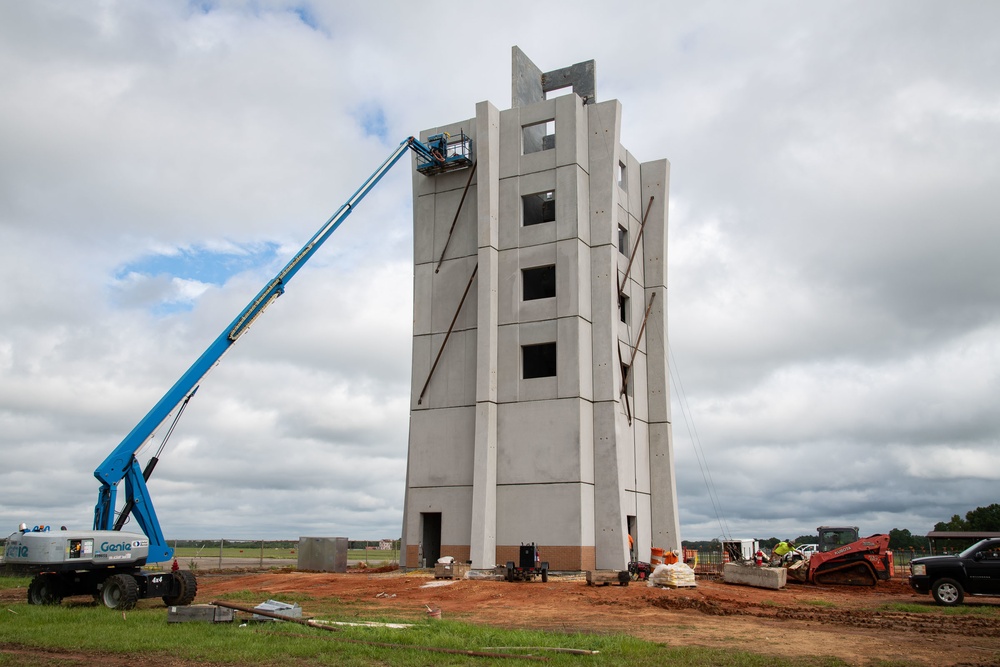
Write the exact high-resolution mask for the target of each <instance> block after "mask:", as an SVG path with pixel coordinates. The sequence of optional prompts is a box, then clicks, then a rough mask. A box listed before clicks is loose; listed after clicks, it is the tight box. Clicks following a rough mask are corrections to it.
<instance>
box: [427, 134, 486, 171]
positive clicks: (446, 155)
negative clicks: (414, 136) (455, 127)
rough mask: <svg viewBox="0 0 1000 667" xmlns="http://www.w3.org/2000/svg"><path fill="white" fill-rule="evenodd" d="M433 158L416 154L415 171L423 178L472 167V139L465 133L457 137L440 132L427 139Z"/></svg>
mask: <svg viewBox="0 0 1000 667" xmlns="http://www.w3.org/2000/svg"><path fill="white" fill-rule="evenodd" d="M427 145H428V146H429V147H430V149H431V153H432V154H433V156H434V157H433V158H431V157H428V156H426V155H424V154H422V153H420V152H418V153H416V158H417V171H419V172H420V173H421V174H423V175H424V176H436V175H437V174H443V173H445V172H449V171H456V170H458V169H465V168H466V167H471V166H472V139H470V138H469V136H468V135H467V134H465V132H464V131H463V132H460V133H458V134H457V135H452V134H448V133H447V132H442V133H441V134H435V135H433V136H430V137H428V138H427Z"/></svg>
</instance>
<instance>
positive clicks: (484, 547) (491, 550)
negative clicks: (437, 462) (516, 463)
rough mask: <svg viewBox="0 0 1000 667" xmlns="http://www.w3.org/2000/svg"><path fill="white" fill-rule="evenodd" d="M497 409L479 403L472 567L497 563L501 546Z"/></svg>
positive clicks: (470, 550) (470, 551)
mask: <svg viewBox="0 0 1000 667" xmlns="http://www.w3.org/2000/svg"><path fill="white" fill-rule="evenodd" d="M497 412H498V406H497V404H496V403H492V402H481V403H479V404H478V405H477V406H476V451H475V462H474V464H473V465H474V468H473V486H472V528H471V534H472V542H471V543H470V545H469V554H470V556H469V557H470V559H471V560H472V566H473V567H474V568H476V569H486V568H491V567H493V566H495V565H496V546H497V453H498V446H497V433H498V426H497V420H498V417H497Z"/></svg>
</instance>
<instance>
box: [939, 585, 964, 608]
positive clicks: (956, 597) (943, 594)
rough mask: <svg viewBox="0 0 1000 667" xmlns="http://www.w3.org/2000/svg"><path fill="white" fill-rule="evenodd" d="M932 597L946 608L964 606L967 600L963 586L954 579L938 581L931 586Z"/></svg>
mask: <svg viewBox="0 0 1000 667" xmlns="http://www.w3.org/2000/svg"><path fill="white" fill-rule="evenodd" d="M931 595H933V596H934V601H935V602H937V603H938V604H940V605H944V606H945V607H954V606H956V605H960V604H962V600H964V599H965V592H964V591H962V586H961V585H960V584H959V583H958V582H957V581H955V580H954V579H938V580H937V581H935V582H934V585H933V586H931Z"/></svg>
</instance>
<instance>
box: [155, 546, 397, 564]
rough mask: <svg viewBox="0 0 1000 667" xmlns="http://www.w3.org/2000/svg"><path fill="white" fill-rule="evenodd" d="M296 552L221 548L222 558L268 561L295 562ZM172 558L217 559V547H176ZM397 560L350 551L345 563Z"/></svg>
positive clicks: (383, 554) (388, 553)
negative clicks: (287, 560)
mask: <svg viewBox="0 0 1000 667" xmlns="http://www.w3.org/2000/svg"><path fill="white" fill-rule="evenodd" d="M296 553H297V552H296V550H295V549H294V548H280V547H271V546H267V545H266V544H265V545H264V548H263V550H262V549H261V548H260V546H259V545H249V544H248V545H243V546H224V547H223V548H222V557H223V558H256V559H258V560H259V559H261V558H264V559H265V560H268V559H291V560H295V558H296ZM174 557H175V558H177V559H178V560H181V561H183V560H186V559H191V558H218V557H219V547H218V546H214V547H203V548H200V547H178V548H177V549H176V550H175V551H174ZM398 559H399V551H395V550H388V551H379V550H376V549H351V550H349V551H348V552H347V561H348V563H350V564H352V565H353V564H354V563H357V562H367V563H368V564H369V565H372V566H374V567H378V566H379V565H387V564H389V563H395V562H397V561H398Z"/></svg>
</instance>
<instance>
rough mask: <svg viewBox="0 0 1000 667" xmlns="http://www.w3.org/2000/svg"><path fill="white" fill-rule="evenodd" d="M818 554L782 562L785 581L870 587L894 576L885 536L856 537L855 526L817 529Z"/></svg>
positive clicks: (856, 530)
mask: <svg viewBox="0 0 1000 667" xmlns="http://www.w3.org/2000/svg"><path fill="white" fill-rule="evenodd" d="M816 530H817V531H818V532H819V551H818V552H816V553H814V554H812V556H810V557H809V558H802V559H799V560H794V561H793V562H791V563H790V564H789V563H786V564H785V567H787V568H788V578H789V580H791V581H799V582H805V583H810V584H832V585H842V586H874V585H876V584H877V583H878V582H879V581H887V580H888V579H889V578H890V577H892V575H893V574H894V569H895V568H894V566H893V562H892V552H891V551H889V536H888V535H871V536H870V537H865V538H859V537H858V528H857V526H847V527H844V526H820V527H819V528H817V529H816Z"/></svg>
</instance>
